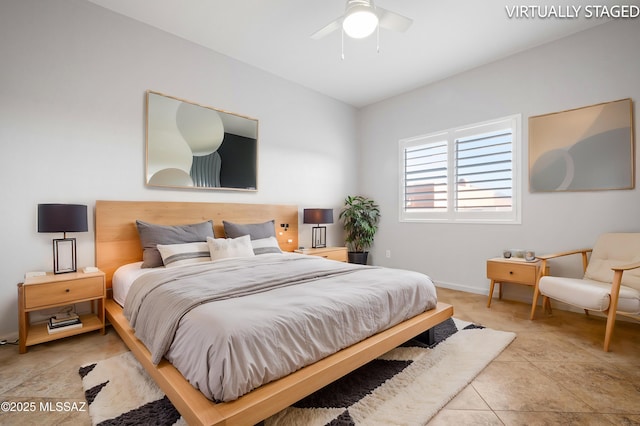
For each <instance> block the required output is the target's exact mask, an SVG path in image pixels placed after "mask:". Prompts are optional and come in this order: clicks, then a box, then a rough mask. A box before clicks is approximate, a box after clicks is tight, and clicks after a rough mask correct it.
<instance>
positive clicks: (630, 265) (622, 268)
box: [611, 262, 640, 271]
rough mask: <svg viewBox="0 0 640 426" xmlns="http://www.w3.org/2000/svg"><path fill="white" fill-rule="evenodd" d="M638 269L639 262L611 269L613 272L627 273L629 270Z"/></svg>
mask: <svg viewBox="0 0 640 426" xmlns="http://www.w3.org/2000/svg"><path fill="white" fill-rule="evenodd" d="M636 268H640V262H635V263H628V264H626V265H620V266H613V267H611V269H613V270H614V271H629V270H631V269H636Z"/></svg>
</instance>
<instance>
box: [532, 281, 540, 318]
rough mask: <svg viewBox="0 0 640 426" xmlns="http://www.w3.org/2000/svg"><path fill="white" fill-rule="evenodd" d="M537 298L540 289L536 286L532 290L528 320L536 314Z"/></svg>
mask: <svg viewBox="0 0 640 426" xmlns="http://www.w3.org/2000/svg"><path fill="white" fill-rule="evenodd" d="M538 296H540V289H538V285H537V284H536V287H535V288H534V289H533V301H532V302H531V315H529V319H530V320H532V319H533V317H534V316H535V314H536V306H538Z"/></svg>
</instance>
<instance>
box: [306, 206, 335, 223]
mask: <svg viewBox="0 0 640 426" xmlns="http://www.w3.org/2000/svg"><path fill="white" fill-rule="evenodd" d="M302 220H303V222H304V223H315V224H318V225H319V224H321V223H333V209H304V214H303V219H302Z"/></svg>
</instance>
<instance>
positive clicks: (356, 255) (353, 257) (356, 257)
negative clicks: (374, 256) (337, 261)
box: [348, 251, 369, 265]
mask: <svg viewBox="0 0 640 426" xmlns="http://www.w3.org/2000/svg"><path fill="white" fill-rule="evenodd" d="M368 256H369V252H368V251H350V252H349V253H348V257H349V263H357V264H359V265H366V264H367V258H368Z"/></svg>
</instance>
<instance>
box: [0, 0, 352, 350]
mask: <svg viewBox="0 0 640 426" xmlns="http://www.w3.org/2000/svg"><path fill="white" fill-rule="evenodd" d="M0 58H1V61H2V65H1V66H0V143H1V150H2V151H1V155H0V184H1V187H0V188H1V189H0V195H1V200H2V201H1V204H0V218H1V221H0V223H1V225H0V227H1V228H0V231H1V232H0V235H2V244H1V245H0V258H1V259H2V268H0V338H8V337H9V336H13V335H15V332H16V330H17V328H18V321H17V291H16V284H17V283H18V282H20V281H22V279H23V277H24V273H25V272H26V271H34V270H51V269H52V253H51V252H52V246H51V244H52V243H51V240H52V239H53V238H61V237H62V236H61V234H60V235H57V234H38V233H37V232H36V220H37V218H36V209H37V204H38V203H46V202H61V203H83V204H87V205H88V206H89V211H90V212H91V213H90V216H91V215H92V211H93V206H94V204H95V200H98V199H114V200H175V201H207V202H239V203H277V204H297V205H298V206H300V208H301V209H302V208H304V207H335V208H336V209H338V208H339V207H340V206H341V205H342V200H343V199H344V197H345V196H346V195H347V194H349V193H353V192H354V191H355V188H356V187H355V185H356V173H357V170H356V169H355V168H354V167H353V164H354V163H355V162H356V149H357V146H356V143H355V140H356V110H355V109H354V108H352V107H350V106H347V105H345V104H343V103H340V102H338V101H335V100H333V99H331V98H328V97H325V96H322V95H320V94H318V93H316V92H313V91H311V90H308V89H306V88H303V87H301V86H299V85H295V84H293V83H290V82H287V81H285V80H282V79H280V78H278V77H275V76H273V75H271V74H267V73H265V72H263V71H261V70H258V69H256V68H253V67H250V66H248V65H245V64H243V63H240V62H238V61H235V60H232V59H230V58H228V57H226V56H223V55H220V54H218V53H215V52H212V51H210V50H207V49H204V48H202V47H199V46H197V45H194V44H192V43H189V42H187V41H184V40H182V39H180V38H177V37H174V36H171V35H169V34H167V33H164V32H161V31H159V30H156V29H154V28H152V27H149V26H146V25H144V24H141V23H138V22H136V21H133V20H130V19H128V18H125V17H122V16H120V15H117V14H114V13H112V12H110V11H107V10H105V9H102V8H100V7H98V6H96V5H93V4H91V3H88V2H84V1H78V0H39V1H37V0H8V1H2V2H0ZM148 89H151V90H156V91H160V92H163V93H166V94H170V95H173V96H177V97H180V98H183V99H186V100H190V101H194V102H197V103H200V104H204V105H209V106H213V107H216V108H220V109H223V110H226V111H230V112H236V113H239V114H242V115H247V116H250V117H255V118H257V119H259V126H260V127H259V177H258V184H259V189H258V191H257V192H255V193H247V192H237V191H236V192H228V191H197V190H182V191H181V190H163V189H152V188H147V187H145V185H144V153H145V148H144V123H145V111H144V99H145V91H146V90H148ZM300 229H301V233H300V244H302V245H304V244H307V242H308V241H310V239H311V232H310V226H309V225H301V226H300ZM328 231H329V235H328V243H329V244H336V245H337V244H341V243H342V233H341V230H340V227H338V226H330V227H329V229H328ZM69 236H72V237H76V238H77V239H78V265H79V266H84V265H90V264H93V263H94V244H93V238H94V234H93V223H92V217H90V225H89V232H88V233H82V234H80V233H78V234H70V235H69Z"/></svg>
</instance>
